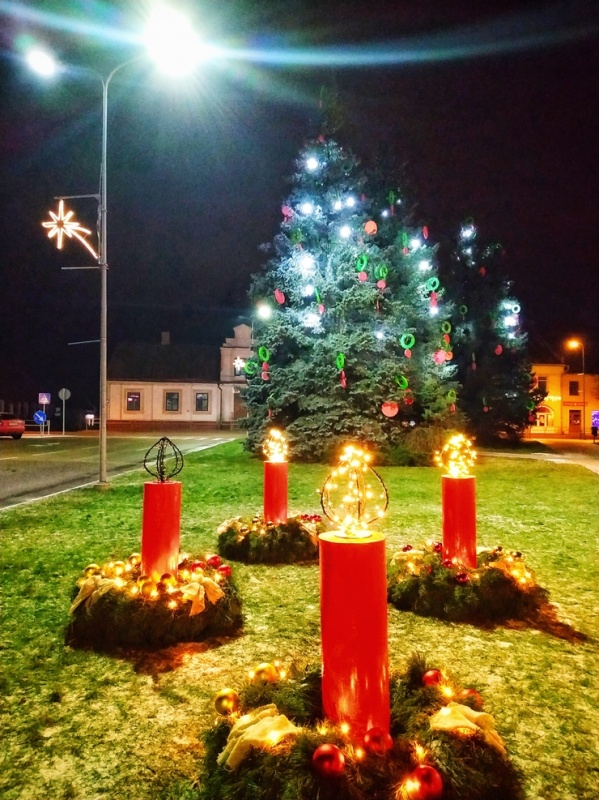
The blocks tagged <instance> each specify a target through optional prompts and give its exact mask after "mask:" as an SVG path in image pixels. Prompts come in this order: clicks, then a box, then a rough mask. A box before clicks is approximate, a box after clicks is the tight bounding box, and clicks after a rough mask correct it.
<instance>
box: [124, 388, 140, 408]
mask: <svg viewBox="0 0 599 800" xmlns="http://www.w3.org/2000/svg"><path fill="white" fill-rule="evenodd" d="M127 411H141V392H127Z"/></svg>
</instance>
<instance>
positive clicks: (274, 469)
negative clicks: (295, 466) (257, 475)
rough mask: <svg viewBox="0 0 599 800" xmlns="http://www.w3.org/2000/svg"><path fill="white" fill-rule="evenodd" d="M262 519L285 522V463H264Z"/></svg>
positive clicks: (276, 523)
mask: <svg viewBox="0 0 599 800" xmlns="http://www.w3.org/2000/svg"><path fill="white" fill-rule="evenodd" d="M264 519H265V521H266V522H274V524H275V525H278V524H280V523H281V522H287V462H286V461H265V462H264Z"/></svg>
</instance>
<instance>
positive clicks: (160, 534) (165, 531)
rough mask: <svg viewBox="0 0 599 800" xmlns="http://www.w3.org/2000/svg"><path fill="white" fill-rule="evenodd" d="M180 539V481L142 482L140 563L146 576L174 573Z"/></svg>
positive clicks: (154, 578) (175, 571)
mask: <svg viewBox="0 0 599 800" xmlns="http://www.w3.org/2000/svg"><path fill="white" fill-rule="evenodd" d="M180 538H181V483H180V482H179V481H164V482H162V483H150V482H148V483H144V498H143V520H142V531H141V565H142V570H143V573H144V574H145V575H148V576H150V577H151V578H152V579H153V580H160V576H161V575H163V574H164V573H165V572H171V573H172V574H176V573H177V565H178V563H179V543H180Z"/></svg>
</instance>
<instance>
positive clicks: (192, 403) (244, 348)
mask: <svg viewBox="0 0 599 800" xmlns="http://www.w3.org/2000/svg"><path fill="white" fill-rule="evenodd" d="M233 333H234V335H233V337H231V338H227V339H225V342H224V343H223V345H222V346H221V347H220V352H219V348H218V347H209V346H200V345H190V344H172V343H171V341H170V334H169V333H168V332H164V333H163V334H162V337H161V342H160V344H127V343H122V344H120V345H118V346H117V348H116V350H115V352H114V354H113V356H112V358H111V359H110V363H109V365H108V382H107V390H108V427H109V429H110V430H136V429H137V430H141V429H144V430H169V429H171V430H172V429H192V428H220V427H233V426H234V425H236V424H238V422H239V420H240V419H241V418H243V417H245V416H246V410H245V407H244V405H243V401H242V399H241V389H242V388H243V387H244V386H245V384H246V379H245V371H244V366H245V362H246V360H247V359H248V358H249V357H250V356H251V354H252V351H251V328H250V326H249V325H243V324H242V325H236V326H235V327H234V329H233Z"/></svg>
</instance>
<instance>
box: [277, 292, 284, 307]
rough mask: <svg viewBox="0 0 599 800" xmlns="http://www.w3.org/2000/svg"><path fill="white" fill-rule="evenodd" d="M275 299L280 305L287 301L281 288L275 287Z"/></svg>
mask: <svg viewBox="0 0 599 800" xmlns="http://www.w3.org/2000/svg"><path fill="white" fill-rule="evenodd" d="M275 300H276V301H277V303H278V304H279V305H280V306H282V305H283V303H284V302H285V295H284V294H283V292H282V291H281V290H280V289H275Z"/></svg>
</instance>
